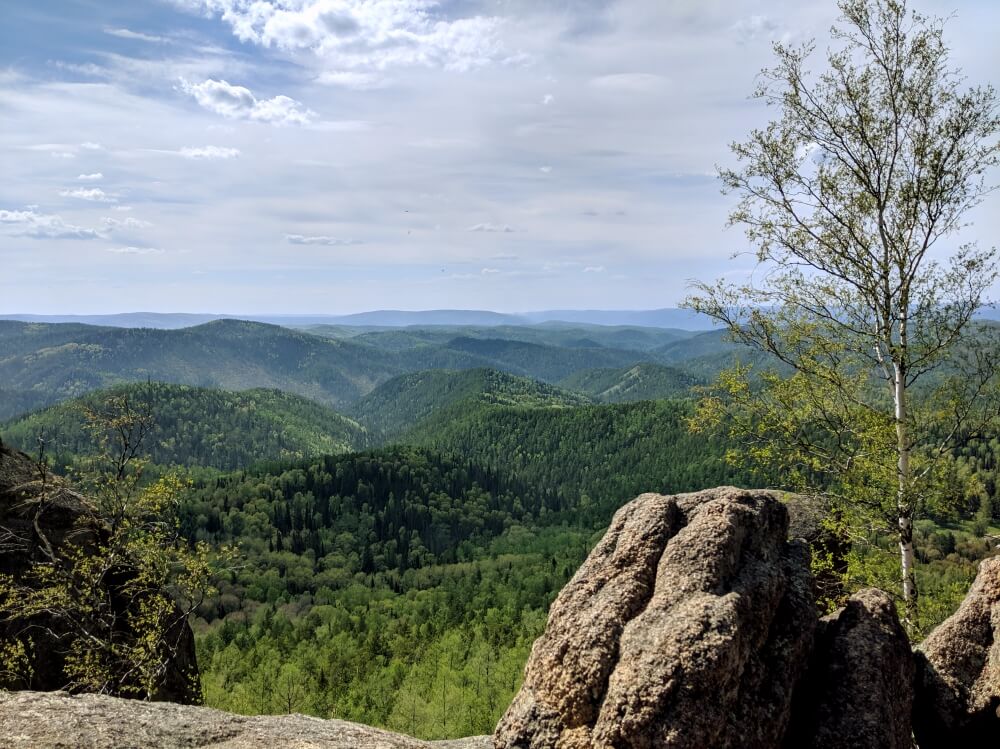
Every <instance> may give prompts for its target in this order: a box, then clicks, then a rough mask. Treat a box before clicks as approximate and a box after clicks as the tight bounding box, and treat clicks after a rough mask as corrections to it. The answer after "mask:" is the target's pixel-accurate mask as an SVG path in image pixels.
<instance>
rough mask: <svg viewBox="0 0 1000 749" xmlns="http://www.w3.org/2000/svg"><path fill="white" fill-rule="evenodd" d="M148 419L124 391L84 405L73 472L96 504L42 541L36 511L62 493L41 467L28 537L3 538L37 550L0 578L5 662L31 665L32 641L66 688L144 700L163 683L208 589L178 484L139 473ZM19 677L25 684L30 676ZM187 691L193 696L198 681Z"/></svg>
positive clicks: (29, 503)
mask: <svg viewBox="0 0 1000 749" xmlns="http://www.w3.org/2000/svg"><path fill="white" fill-rule="evenodd" d="M150 424H151V416H150V414H149V413H148V412H147V411H144V410H142V409H141V408H140V409H137V408H135V407H133V405H132V404H131V403H130V402H129V400H128V398H127V397H126V396H123V395H114V396H109V397H108V398H107V399H106V400H105V401H103V402H102V403H101V404H100V406H99V407H98V408H95V409H93V410H91V411H90V412H88V421H87V428H88V429H89V430H90V431H91V432H92V433H93V435H94V439H95V442H96V443H97V444H98V445H99V453H98V455H97V456H95V458H94V460H93V462H92V464H91V465H90V467H89V470H88V471H86V472H85V473H81V474H80V476H79V478H80V479H81V482H82V483H83V485H84V486H85V487H86V490H87V491H88V492H89V494H90V496H91V497H92V498H93V499H94V501H95V506H94V507H93V508H91V509H92V512H84V513H82V514H80V515H79V522H78V527H76V528H71V529H68V530H69V532H64V533H63V534H62V536H63V537H62V538H61V539H50V538H49V536H48V532H47V531H46V530H44V527H45V523H46V521H44V520H43V519H42V518H43V517H44V515H45V513H46V512H47V511H48V510H50V509H51V506H52V505H53V503H54V502H56V501H63V502H65V501H67V500H66V499H65V497H66V496H67V490H66V489H65V488H64V487H63V486H62V485H61V484H59V483H54V480H53V479H52V477H51V476H50V475H48V474H47V473H46V470H45V466H44V464H42V465H40V466H39V481H38V482H37V485H35V486H34V489H33V496H32V498H31V499H29V500H26V502H25V507H32V508H34V509H33V513H32V521H31V528H32V529H33V531H34V536H32V537H31V538H24V539H21V538H19V537H18V536H17V535H16V534H15V533H13V532H11V533H10V534H9V537H8V539H7V541H8V543H11V544H12V545H14V547H15V548H16V547H17V545H20V544H23V545H24V548H26V549H32V548H35V549H37V554H38V558H37V559H36V560H35V561H34V563H33V564H32V565H31V566H30V568H29V570H28V571H27V573H26V574H24V575H21V576H19V577H15V576H13V575H11V574H4V575H0V620H2V621H4V622H5V623H6V624H7V625H8V626H10V625H13V628H14V630H15V631H17V630H18V629H19V634H18V635H16V636H15V639H14V642H13V643H5V645H4V651H5V655H6V656H7V657H8V658H11V660H10V661H8V664H9V665H8V666H7V668H5V670H10V669H12V668H16V667H17V666H22V667H23V666H30V662H29V661H28V659H27V658H26V654H27V653H30V652H31V651H32V650H33V648H34V647H36V644H35V642H36V641H41V642H44V643H45V646H46V647H54V648H57V649H58V650H59V652H60V654H61V656H62V671H63V677H64V678H65V683H64V688H66V689H69V690H72V691H87V692H99V693H111V694H116V695H125V696H132V697H139V698H145V699H149V698H152V697H153V696H155V695H156V694H157V693H158V692H159V690H160V689H161V687H162V685H163V681H164V675H165V673H166V672H167V671H168V670H169V668H170V667H171V663H172V662H173V660H174V656H175V653H176V651H177V649H178V647H179V645H180V643H181V641H182V639H183V638H182V633H183V624H184V622H185V621H186V619H187V617H188V615H189V613H190V612H191V611H192V610H193V609H194V607H195V606H196V605H197V604H198V603H199V601H200V600H201V599H202V598H203V597H204V596H205V595H206V594H208V593H210V592H211V591H212V587H211V580H212V578H213V568H212V564H211V563H210V554H209V550H208V548H207V547H206V546H205V545H204V544H195V545H193V546H191V547H188V546H187V545H186V544H182V543H180V538H179V536H178V525H179V524H178V522H177V509H178V506H179V500H180V497H181V495H182V493H183V491H184V489H185V487H184V485H183V483H182V482H181V480H180V479H178V478H176V477H164V478H161V479H160V480H158V481H156V482H154V483H152V484H144V483H143V481H142V474H143V469H144V467H145V461H144V460H143V459H142V458H141V457H140V456H141V449H142V444H143V441H144V438H145V436H146V435H147V434H148V430H149V427H150ZM69 496H71V497H72V501H74V502H83V501H84V500H82V499H80V498H79V497H76V496H75V495H69ZM84 509H85V510H87V509H88V508H86V507H85V508H84ZM211 556H212V557H213V558H215V559H219V558H224V557H225V556H226V552H225V550H219V551H217V552H216V553H215V554H213V555H211ZM168 591H169V592H168ZM38 646H39V647H40V646H41V645H38ZM8 676H9V674H8ZM17 678H19V679H24V682H25V683H30V678H31V675H30V673H25V672H21V673H19V674H17ZM191 690H192V694H191V696H197V693H198V689H197V687H196V686H192V687H191Z"/></svg>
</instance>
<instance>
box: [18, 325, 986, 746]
mask: <svg viewBox="0 0 1000 749" xmlns="http://www.w3.org/2000/svg"><path fill="white" fill-rule="evenodd" d="M19 325H20V324H19ZM51 327H52V328H54V330H49V329H47V328H46V326H39V325H31V326H28V327H27V328H23V329H20V330H21V332H22V333H24V335H23V336H21V335H8V336H7V337H6V338H3V337H0V340H2V341H4V343H3V345H4V346H6V359H4V360H3V363H2V367H3V368H5V370H6V371H7V372H21V373H22V374H21V375H20V377H21V378H22V379H19V380H16V381H15V382H14V384H15V385H16V386H17V387H20V388H24V386H25V385H26V384H29V380H35V383H36V386H35V387H29V388H27V390H22V391H20V392H22V393H23V392H28V393H30V394H31V395H32V397H33V398H34V399H35V400H34V401H31V402H32V403H33V404H35V405H38V404H39V403H41V404H42V406H43V407H39V408H35V409H34V410H30V412H29V413H26V414H22V415H20V416H15V417H13V418H9V419H8V420H7V421H6V422H4V423H3V424H2V425H0V435H2V437H3V439H4V441H5V442H6V443H7V444H9V445H14V446H17V447H20V448H21V449H24V450H26V451H28V452H30V453H32V454H38V453H39V450H40V444H41V445H43V449H42V451H41V452H42V455H43V457H44V458H45V459H46V460H47V461H48V462H49V464H50V465H51V466H52V467H53V468H54V469H56V470H59V471H65V470H67V469H74V468H80V467H83V466H85V465H87V464H88V463H87V461H88V460H93V459H94V456H95V455H96V453H97V446H96V444H95V443H94V442H93V435H92V433H91V432H90V431H89V430H88V429H87V428H86V422H87V417H86V414H87V413H88V411H93V410H100V408H101V406H102V404H104V403H106V402H107V401H108V399H119V400H120V399H121V398H122V397H125V398H127V399H128V400H129V402H130V403H132V404H135V405H141V406H142V407H143V408H148V410H149V411H150V412H151V413H152V415H153V417H154V421H155V427H154V429H153V431H152V432H151V433H150V435H149V438H148V440H147V442H146V443H145V453H146V454H147V455H148V458H149V459H150V461H151V464H150V465H149V466H148V467H147V473H148V476H149V477H150V479H152V478H155V477H159V476H164V475H171V474H172V475H175V476H177V477H179V478H180V479H181V480H182V482H183V484H184V485H185V486H186V487H187V488H186V490H185V491H184V493H183V497H182V500H181V504H180V506H179V508H178V516H179V519H180V530H181V534H182V536H183V537H184V538H186V539H187V540H188V542H189V543H191V544H196V543H199V542H205V543H207V544H208V545H209V547H210V548H212V549H217V550H220V551H221V550H224V549H227V548H231V549H235V550H236V556H235V561H231V562H227V564H226V565H225V567H224V569H222V570H221V571H220V573H219V575H218V579H217V580H216V581H215V586H214V587H215V592H214V593H213V594H212V595H210V596H209V597H207V598H206V599H205V600H204V601H202V603H201V604H200V605H199V606H198V608H197V610H196V612H195V616H194V619H193V621H192V626H193V628H194V631H195V633H196V641H197V651H198V660H199V664H200V668H201V674H202V688H203V691H204V696H205V700H206V703H207V704H208V705H210V706H213V707H218V708H222V709H227V710H232V711H236V712H242V713H251V714H255V713H284V712H301V713H306V714H310V715H317V716H322V717H337V718H343V719H348V720H354V721H359V722H363V723H367V724H371V725H376V726H385V727H388V728H392V729H394V730H398V731H402V732H404V733H408V734H412V735H415V736H419V737H425V738H447V737H456V736H466V735H472V734H481V733H488V732H489V731H491V730H492V728H493V726H494V725H495V723H496V721H497V719H498V718H499V716H500V714H501V713H502V712H503V710H504V709H505V708H506V706H507V704H508V703H509V701H510V699H511V697H512V696H513V694H514V692H515V691H516V689H517V688H518V686H519V683H520V679H521V670H522V668H523V665H524V663H525V660H526V659H527V655H528V652H529V650H530V647H531V643H532V642H533V640H534V639H535V638H536V637H537V636H538V635H539V634H540V633H541V631H542V628H543V627H544V623H545V618H546V612H547V610H548V606H549V604H550V603H551V602H552V600H553V598H554V597H555V595H556V594H557V593H558V591H559V590H560V589H561V587H562V586H563V585H564V584H565V583H566V582H567V581H568V580H569V578H570V577H571V576H572V575H573V574H574V572H575V570H576V569H577V567H578V566H579V564H580V563H581V562H582V560H583V559H584V558H585V556H586V554H587V553H588V551H589V549H590V548H592V546H593V545H594V544H595V543H596V542H597V540H598V539H599V538H600V537H601V534H602V531H603V529H604V528H605V527H606V526H607V524H608V522H609V520H610V518H611V516H612V515H613V513H614V512H615V510H616V509H617V508H618V507H620V506H621V505H622V504H624V503H625V502H627V501H628V500H630V499H631V498H633V497H634V496H636V495H637V494H639V493H642V492H647V491H655V492H664V493H674V492H684V491H691V490H697V489H701V488H706V487H711V486H718V485H727V484H729V485H743V486H762V487H764V486H773V485H779V484H780V481H779V479H778V477H775V476H769V475H767V474H765V473H758V472H755V471H754V470H753V469H752V468H751V467H749V466H747V467H740V466H737V465H734V464H733V463H731V462H729V461H727V460H726V454H727V451H729V450H730V449H732V448H733V447H737V446H736V445H734V444H731V443H729V442H727V440H726V438H725V437H724V436H722V435H715V436H713V437H712V438H710V439H706V438H705V436H704V435H702V434H694V433H692V432H691V431H690V429H689V428H688V419H689V418H690V417H691V415H692V414H693V412H694V403H695V401H694V398H695V397H696V396H697V395H698V392H699V391H698V390H697V387H698V386H699V384H700V383H702V382H704V381H705V378H706V377H709V376H714V374H715V373H716V372H718V371H719V369H721V368H723V367H725V366H727V365H728V364H729V363H731V362H732V361H733V357H734V355H735V356H739V355H740V352H739V351H738V350H736V349H735V348H734V347H733V345H732V344H729V343H726V342H725V341H724V340H723V339H722V338H721V337H720V336H719V335H718V334H715V333H709V334H693V333H683V332H679V333H677V332H664V331H660V332H656V333H645V332H643V331H642V330H641V329H627V328H624V329H606V330H602V331H595V330H581V329H566V328H563V327H558V328H555V329H552V330H548V329H546V328H544V327H541V328H527V327H526V328H523V329H518V328H516V327H509V328H505V329H501V330H498V331H494V336H495V337H489V336H488V335H487V332H488V331H485V330H479V329H473V330H469V331H467V334H466V335H457V333H460V332H461V331H455V330H434V329H425V330H411V329H399V330H395V331H368V330H357V331H350V329H346V328H338V329H336V330H335V331H322V332H323V333H325V336H314V335H312V334H311V333H309V332H300V331H299V332H297V331H287V332H286V331H284V330H283V329H281V328H276V327H275V326H263V325H258V324H237V323H226V324H216V325H215V326H214V327H213V326H212V325H209V326H201V327H200V328H195V329H191V330H188V331H187V332H185V331H183V330H182V331H180V332H179V333H178V336H176V337H175V336H173V333H175V331H155V332H154V331H146V332H139V333H122V332H121V331H117V330H111V331H108V330H105V329H94V330H90V329H87V327H86V326H68V327H66V328H63V326H51ZM2 329H3V325H0V330H2ZM192 331H193V332H192ZM9 332H10V331H8V333H9ZM333 333H336V334H337V335H336V337H334V336H333ZM348 333H350V334H348ZM584 334H586V335H584ZM108 336H110V339H109V338H108ZM206 336H208V337H211V338H212V339H213V341H214V342H213V343H212V344H211V346H213V347H215V348H214V349H213V351H217V352H218V353H219V356H220V357H221V359H220V361H221V362H222V364H219V365H218V367H213V366H212V365H211V362H210V361H209V360H208V359H207V358H206V357H207V355H208V353H207V352H208V348H207V347H208V346H209V344H208V343H207V342H206V340H207V339H206ZM500 336H504V337H503V338H501V337H500ZM118 338H120V339H121V342H120V344H115V345H114V346H112V345H111V344H110V343H109V341H110V340H117V339H118ZM130 339H132V340H134V341H135V347H134V348H132V349H130V350H129V353H128V355H127V356H125V354H124V353H123V351H124V348H123V347H125V346H126V345H127V344H126V343H125V342H126V341H128V340H130ZM86 341H89V343H86ZM498 341H499V342H501V343H498ZM601 344H608V345H614V346H616V347H626V346H631V347H633V348H612V349H609V351H610V353H605V354H604V356H603V357H602V358H598V359H596V360H595V359H594V357H592V356H590V355H589V353H588V352H589V351H590V349H589V348H587V347H588V346H592V345H601ZM328 345H337V346H341V347H347V348H341V349H337V350H338V351H339V352H340V353H339V354H337V356H334V357H332V358H331V359H330V360H329V362H331V363H330V364H328V365H327V364H322V365H321V364H320V363H319V357H320V352H324V354H323V355H328V354H329V352H325V351H324V348H323V347H325V346H328ZM32 346H37V348H32ZM581 346H582V347H581ZM88 347H90V348H88ZM203 347H206V348H203ZM351 347H363V348H351ZM532 347H535V348H532ZM539 347H540V348H541V349H546V348H548V349H551V350H552V352H555V354H553V355H552V356H550V357H549V358H548V359H546V357H545V356H542V357H541V358H540V359H539V360H538V361H535V363H534V364H532V363H531V362H530V361H529V360H528V359H530V357H528V358H524V357H527V356H528V353H530V352H532V351H534V352H535V353H538V348H539ZM368 348H371V349H373V350H376V351H380V352H381V353H380V354H379V356H384V357H387V358H385V359H379V358H378V356H376V357H375V358H373V359H370V360H366V361H367V363H366V364H365V365H364V366H363V367H361V368H360V369H359V368H358V367H357V363H358V362H359V361H361V359H358V358H355V356H354V354H355V353H357V352H358V351H359V350H364V351H367V349H368ZM297 350H300V351H308V352H311V353H308V354H306V359H305V360H303V362H300V363H299V364H292V363H290V362H292V361H294V352H295V351H297ZM415 351H416V352H418V353H419V357H420V358H421V360H439V359H442V358H444V359H447V358H448V357H450V356H452V355H456V354H457V352H463V355H466V354H468V355H470V356H472V357H474V358H473V359H468V360H465V361H464V362H463V364H468V365H469V366H464V365H463V366H460V367H457V368H453V369H416V370H414V371H409V372H408V371H405V367H401V366H400V365H399V361H400V359H399V358H398V357H399V356H400V355H401V354H400V352H405V355H406V356H409V357H416V356H417V354H415V353H414V352H415ZM621 351H625V352H626V354H625V355H620V354H619V353H616V352H621ZM143 352H145V353H143ZM449 352H450V353H449ZM341 355H343V356H341ZM557 355H558V356H557ZM92 357H93V358H96V359H98V360H101V361H103V362H104V365H103V368H102V369H96V368H95V369H93V370H88V371H90V372H103V373H104V374H102V375H100V376H96V377H91V378H90V379H85V380H84V379H80V378H79V377H78V376H77V375H75V374H74V373H75V372H78V371H80V370H79V368H80V367H82V366H84V364H83V362H82V359H88V358H92ZM144 357H145V360H144V362H143V364H142V366H139V360H140V359H143V358H144ZM289 357H292V359H290V358H289ZM338 357H339V358H338ZM560 357H561V358H560ZM616 358H618V359H623V360H624V359H629V358H635V359H636V360H637V361H640V362H642V363H640V364H633V363H630V362H627V361H625V362H624V363H623V364H622V366H616V365H615V359H616ZM250 359H253V360H254V361H255V362H257V363H256V364H255V365H254V367H255V368H251V369H243V370H242V371H241V372H239V373H238V374H239V376H238V377H237V376H236V375H237V373H235V372H231V371H228V369H229V368H230V367H235V366H238V365H237V364H236V362H240V361H248V360H250ZM501 359H503V360H505V361H506V363H505V364H503V365H502V366H499V367H497V366H496V362H497V361H500V360H501ZM126 360H127V361H128V362H131V364H128V366H126V363H125V362H126ZM484 360H486V361H489V362H490V363H491V364H492V365H493V366H471V365H472V364H473V363H475V364H482V361H484ZM557 360H558V362H559V364H558V366H556V365H555V364H553V363H552V362H556V361H557ZM751 360H752V358H751ZM546 361H548V362H549V363H546ZM306 362H308V363H306ZM387 362H388V364H387ZM608 364H611V365H612V366H607V365H608ZM334 365H336V366H334ZM129 366H131V367H133V368H132V369H129ZM414 366H416V365H414ZM401 369H402V370H404V371H400V370H401ZM526 370H532V371H540V372H542V373H543V374H544V375H545V378H540V377H531V376H527V375H526V374H525V371H526ZM168 372H169V373H172V375H173V376H172V377H170V378H166V379H167V380H168V381H162V382H161V381H158V380H157V379H156V377H157V376H163V375H164V373H168ZM281 372H286V373H287V376H288V380H287V381H284V382H282V381H281ZM567 372H569V374H567ZM262 373H263V374H262ZM140 378H141V379H140ZM257 378H263V380H264V381H263V382H261V381H259V380H258V379H257ZM129 380H133V381H132V382H131V383H130V382H129ZM274 382H279V384H281V385H283V386H284V387H281V388H276V387H272V386H271V385H273V384H274ZM206 383H210V384H211V386H208V385H207V384H206ZM220 383H225V384H226V385H227V386H228V387H231V388H234V389H220V387H218V385H219V384H220ZM335 383H341V384H344V383H350V387H347V386H346V385H344V386H343V387H341V386H340V385H338V386H337V388H340V389H339V390H336V392H337V393H340V395H335V394H334V390H330V389H329V388H331V387H333V384H335ZM242 385H247V386H252V387H249V388H241V387H240V386H242ZM47 386H51V389H49V390H46V387H47ZM97 386H104V387H97ZM324 388H326V390H324ZM693 388H694V389H693ZM76 391H82V392H81V393H79V394H77V393H76ZM321 391H323V392H325V393H326V395H322V393H321ZM303 393H306V395H304V394H303ZM345 393H351V395H350V396H349V398H348V399H347V400H346V401H342V402H341V405H339V406H336V405H331V404H336V403H337V402H338V401H337V398H347V396H346V395H344V394H345ZM307 395H312V396H313V398H315V399H310V398H309V397H307ZM69 396H74V397H69ZM321 396H322V397H321ZM29 400H30V399H29ZM29 400H23V401H22V402H23V403H25V404H27V403H29ZM45 403H54V405H48V406H44V404H45ZM40 439H41V440H43V443H40V442H39V440H40ZM998 450H1000V443H998V441H997V440H996V439H992V440H972V441H969V442H968V444H967V445H966V446H965V447H964V448H963V449H962V450H960V451H957V452H956V453H955V455H954V456H953V458H954V459H953V460H952V461H951V462H950V469H949V470H951V471H952V472H953V475H954V481H953V482H952V485H953V486H954V487H956V489H955V496H953V497H951V500H950V501H949V502H947V503H944V504H942V505H941V507H940V508H939V510H938V514H937V515H935V516H934V517H932V518H928V519H926V520H922V521H920V522H919V523H918V525H917V529H916V541H917V547H918V552H919V555H920V561H921V563H922V564H921V567H920V576H921V577H920V579H921V586H922V592H923V598H922V606H923V607H924V619H923V622H922V624H923V625H924V626H925V627H929V626H931V625H932V624H933V623H935V622H937V621H940V620H941V619H942V618H944V617H945V616H946V615H947V614H948V613H950V611H952V610H953V609H954V607H955V605H957V602H958V600H960V598H961V596H962V595H964V593H965V590H966V589H967V587H968V585H969V582H970V581H971V579H972V576H973V575H974V572H975V562H976V561H977V560H978V559H980V558H982V557H984V556H986V555H989V554H991V553H993V552H994V547H995V544H996V540H995V538H991V536H995V535H996V534H997V533H998V529H997V521H996V518H997V517H998V515H1000V507H998V506H997V503H996V487H997V455H998ZM858 549H859V553H857V554H856V558H855V559H854V562H853V566H852V568H851V571H850V574H852V575H854V576H855V578H856V579H855V582H854V583H853V584H855V585H856V584H860V583H861V582H863V581H870V580H872V579H877V578H879V576H883V577H885V579H886V580H887V581H888V585H889V586H890V587H891V585H892V575H893V566H892V564H893V551H892V545H891V538H889V537H888V536H886V537H882V536H880V535H879V534H878V533H873V534H872V535H870V536H869V537H868V538H867V539H866V543H865V544H862V545H860V546H859V547H858ZM227 559H228V557H227Z"/></svg>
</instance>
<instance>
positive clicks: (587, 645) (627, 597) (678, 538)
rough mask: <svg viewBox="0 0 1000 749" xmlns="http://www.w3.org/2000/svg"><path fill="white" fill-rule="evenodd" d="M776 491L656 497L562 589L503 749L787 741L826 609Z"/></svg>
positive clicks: (504, 724) (500, 744)
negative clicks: (817, 600) (817, 601)
mask: <svg viewBox="0 0 1000 749" xmlns="http://www.w3.org/2000/svg"><path fill="white" fill-rule="evenodd" d="M787 532H788V513H787V510H786V509H785V507H784V506H783V505H782V504H781V502H780V501H778V498H777V497H776V496H775V495H774V494H773V493H771V492H766V491H746V490H740V489H732V488H723V489H715V490H711V491H707V492H700V493H696V494H688V495H677V496H671V497H667V496H661V495H656V494H645V495H642V496H640V497H638V498H637V499H636V500H634V501H633V502H631V503H630V504H628V505H626V506H625V507H623V508H622V509H621V510H620V511H619V512H618V513H617V514H616V516H615V518H614V520H613V521H612V523H611V527H610V528H609V530H608V532H607V534H606V535H605V537H604V539H603V540H602V541H601V542H600V544H598V546H597V547H596V548H595V549H594V551H593V552H592V553H591V555H590V557H589V558H588V559H587V561H586V562H585V563H584V565H583V567H581V568H580V570H579V571H578V572H577V574H576V575H575V576H574V577H573V579H572V580H571V581H570V583H569V584H568V585H567V586H566V587H565V588H564V589H563V591H562V592H561V593H560V595H559V597H558V598H557V599H556V602H555V603H554V604H553V606H552V610H551V612H550V614H549V621H548V625H547V627H546V630H545V633H544V634H543V635H542V637H541V638H540V639H539V640H538V641H537V642H536V643H535V645H534V647H533V649H532V654H531V658H530V659H529V662H528V666H527V669H526V671H525V682H524V686H523V687H522V689H521V691H520V692H519V693H518V695H517V696H516V697H515V699H514V702H513V704H512V705H511V706H510V708H509V709H508V711H507V713H506V715H505V716H504V717H503V719H502V720H501V722H500V725H499V726H498V727H497V731H496V738H495V743H496V747H497V749H514V748H515V747H517V748H519V749H522V748H523V749H529V748H530V749H543V748H544V749H549V748H552V749H554V748H555V747H560V749H570V748H576V747H579V748H580V749H584V748H585V747H586V748H589V747H648V746H657V747H692V749H693V748H695V747H737V746H738V747H761V748H762V749H763V748H764V747H775V746H777V745H778V744H779V743H780V741H781V738H782V737H783V736H784V733H785V729H786V727H787V725H788V722H789V718H790V708H791V702H792V694H793V690H794V687H795V684H796V683H797V682H798V680H799V678H800V676H801V673H802V672H803V671H804V670H805V667H806V664H807V661H808V655H809V651H810V648H811V645H812V636H813V629H814V627H815V625H816V613H815V607H814V605H813V600H812V589H811V577H810V574H809V560H808V554H807V552H806V549H805V547H804V544H802V543H801V542H793V543H789V542H788V541H787Z"/></svg>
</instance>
